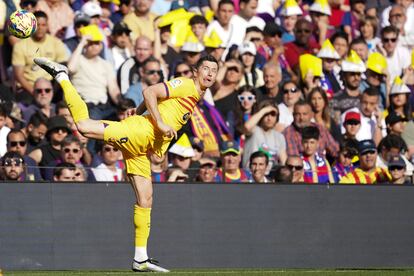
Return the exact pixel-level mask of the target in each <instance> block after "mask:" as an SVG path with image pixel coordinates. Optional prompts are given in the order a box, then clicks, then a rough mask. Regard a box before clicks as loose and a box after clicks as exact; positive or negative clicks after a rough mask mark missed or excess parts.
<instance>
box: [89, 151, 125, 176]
mask: <svg viewBox="0 0 414 276" xmlns="http://www.w3.org/2000/svg"><path fill="white" fill-rule="evenodd" d="M98 154H99V155H100V157H101V159H102V163H101V164H100V165H98V166H97V167H95V168H92V169H91V170H92V173H93V175H94V177H95V179H96V181H104V182H120V181H124V180H125V179H124V175H123V171H122V169H120V168H117V167H116V164H117V162H118V160H119V159H120V158H121V152H120V151H119V150H118V149H117V148H114V147H113V146H111V145H109V144H101V148H100V150H99V151H98Z"/></svg>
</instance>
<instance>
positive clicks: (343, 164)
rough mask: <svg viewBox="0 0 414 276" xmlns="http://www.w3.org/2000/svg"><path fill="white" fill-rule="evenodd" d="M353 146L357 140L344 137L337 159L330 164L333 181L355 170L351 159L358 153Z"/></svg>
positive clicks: (337, 181) (337, 180) (356, 144)
mask: <svg viewBox="0 0 414 276" xmlns="http://www.w3.org/2000/svg"><path fill="white" fill-rule="evenodd" d="M357 114H358V113H357ZM355 146H358V141H356V140H353V139H346V140H344V141H343V142H342V143H341V145H340V150H339V156H338V159H337V160H336V162H335V163H334V165H333V166H332V174H333V176H334V180H335V183H339V181H340V180H341V179H342V177H344V176H345V175H347V174H348V173H350V172H353V171H354V170H355V166H354V164H353V163H352V160H354V158H355V156H357V155H358V150H357V147H355Z"/></svg>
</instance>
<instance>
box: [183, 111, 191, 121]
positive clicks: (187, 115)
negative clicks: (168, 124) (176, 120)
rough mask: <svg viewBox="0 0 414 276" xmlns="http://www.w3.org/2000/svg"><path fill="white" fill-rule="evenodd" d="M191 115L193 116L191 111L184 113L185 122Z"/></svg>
mask: <svg viewBox="0 0 414 276" xmlns="http://www.w3.org/2000/svg"><path fill="white" fill-rule="evenodd" d="M190 116H191V114H190V112H187V113H185V114H184V115H183V120H184V121H185V122H187V120H188V119H190Z"/></svg>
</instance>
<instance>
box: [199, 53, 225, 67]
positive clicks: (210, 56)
mask: <svg viewBox="0 0 414 276" xmlns="http://www.w3.org/2000/svg"><path fill="white" fill-rule="evenodd" d="M204 61H210V62H214V63H216V64H217V67H218V66H219V63H218V61H217V59H216V58H215V57H213V56H212V55H205V56H202V57H201V58H200V59H199V60H198V61H197V64H196V66H195V68H196V69H198V68H200V66H201V65H202V64H203V62H204Z"/></svg>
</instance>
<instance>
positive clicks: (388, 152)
mask: <svg viewBox="0 0 414 276" xmlns="http://www.w3.org/2000/svg"><path fill="white" fill-rule="evenodd" d="M407 150H408V149H407V144H406V143H405V141H404V140H403V139H402V138H401V137H400V136H397V135H394V134H389V135H387V136H386V137H385V138H384V139H382V140H381V142H380V144H379V145H378V153H379V154H378V157H377V162H376V166H377V167H378V168H387V166H388V163H387V161H388V160H389V159H390V158H391V156H393V155H400V156H401V158H402V159H403V160H404V162H405V165H406V170H405V175H406V176H412V175H413V170H414V166H413V164H412V163H411V162H410V161H408V159H407V157H406V156H405V154H406V153H407Z"/></svg>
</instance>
